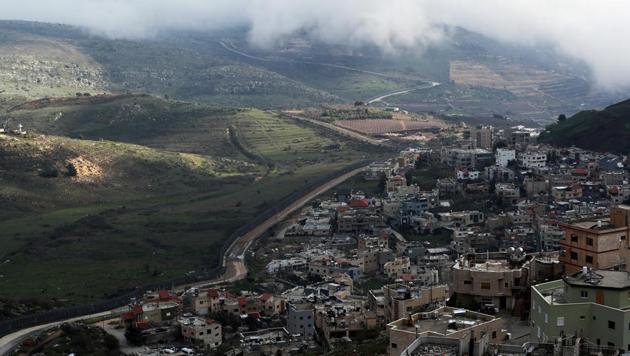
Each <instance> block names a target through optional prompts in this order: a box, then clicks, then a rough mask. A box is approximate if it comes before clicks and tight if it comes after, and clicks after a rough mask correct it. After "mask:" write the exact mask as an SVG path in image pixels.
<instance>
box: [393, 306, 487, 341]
mask: <svg viewBox="0 0 630 356" xmlns="http://www.w3.org/2000/svg"><path fill="white" fill-rule="evenodd" d="M423 315H424V316H426V317H424V316H423ZM494 319H495V318H494V317H493V316H491V315H486V314H481V313H476V312H472V311H470V310H467V309H458V308H450V307H443V308H439V309H436V310H434V311H432V312H426V313H417V314H414V315H413V316H412V320H413V324H411V323H410V322H409V318H403V319H399V320H397V321H395V322H392V323H390V325H392V326H393V328H394V329H396V330H402V331H407V332H411V333H416V332H418V333H424V332H433V333H438V334H441V335H445V336H448V335H450V334H452V333H454V332H457V331H460V330H464V329H468V328H471V327H474V326H476V325H479V324H483V323H485V322H488V321H491V320H494Z"/></svg>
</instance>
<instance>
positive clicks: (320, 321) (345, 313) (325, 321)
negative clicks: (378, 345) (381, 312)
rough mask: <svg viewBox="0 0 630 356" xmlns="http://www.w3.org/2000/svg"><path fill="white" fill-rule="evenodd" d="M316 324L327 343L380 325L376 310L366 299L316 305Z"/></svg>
mask: <svg viewBox="0 0 630 356" xmlns="http://www.w3.org/2000/svg"><path fill="white" fill-rule="evenodd" d="M315 326H316V328H317V331H318V335H320V336H321V337H322V338H323V340H322V341H324V342H325V343H326V344H327V345H332V344H334V343H336V342H337V341H339V340H340V339H344V338H350V339H352V338H353V337H355V336H356V334H357V333H359V332H362V331H364V330H365V329H373V328H376V327H378V318H377V316H376V312H374V311H372V310H369V309H368V308H366V303H365V302H364V301H362V300H361V301H347V302H344V303H341V302H337V303H334V302H328V303H325V304H323V305H321V304H318V305H316V306H315Z"/></svg>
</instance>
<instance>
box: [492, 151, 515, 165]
mask: <svg viewBox="0 0 630 356" xmlns="http://www.w3.org/2000/svg"><path fill="white" fill-rule="evenodd" d="M514 160H516V151H515V150H510V149H507V148H497V152H496V153H495V161H496V164H497V166H500V167H507V166H508V164H509V163H510V161H514Z"/></svg>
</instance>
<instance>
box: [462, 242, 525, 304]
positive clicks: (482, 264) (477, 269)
mask: <svg viewBox="0 0 630 356" xmlns="http://www.w3.org/2000/svg"><path fill="white" fill-rule="evenodd" d="M530 260H531V258H530V257H528V256H527V255H525V253H524V252H523V251H522V250H516V249H511V250H510V252H507V253H500V252H495V253H478V254H472V255H468V256H462V257H461V258H460V259H459V260H457V262H456V263H455V265H454V266H453V272H452V273H453V284H452V287H453V293H454V294H455V295H456V303H457V305H470V303H477V304H479V305H482V306H483V305H489V304H492V305H494V307H498V308H499V309H500V310H502V311H505V310H513V309H514V308H515V306H516V304H517V300H518V299H519V298H523V297H524V295H523V292H524V291H526V290H527V288H528V284H527V283H528V274H529V272H530V271H529V270H530V268H529V262H530Z"/></svg>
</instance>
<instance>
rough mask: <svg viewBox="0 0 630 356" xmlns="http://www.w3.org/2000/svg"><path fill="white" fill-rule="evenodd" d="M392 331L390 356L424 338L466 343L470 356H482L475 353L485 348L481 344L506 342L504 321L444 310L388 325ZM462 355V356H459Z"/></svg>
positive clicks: (470, 312)
mask: <svg viewBox="0 0 630 356" xmlns="http://www.w3.org/2000/svg"><path fill="white" fill-rule="evenodd" d="M387 329H388V331H389V342H390V344H389V347H388V355H389V356H399V355H401V352H403V350H405V349H406V348H407V347H409V345H411V343H413V342H414V341H415V340H417V339H418V338H421V337H425V336H437V337H448V338H450V339H455V340H463V342H462V344H465V345H470V344H473V346H472V347H470V348H469V349H467V352H466V354H468V355H481V354H483V353H481V352H475V351H474V350H475V349H478V348H480V347H481V348H483V346H482V345H481V342H482V341H484V340H485V341H486V342H491V343H498V342H499V341H502V340H503V339H504V338H505V333H504V331H503V330H504V322H503V319H501V318H495V317H493V316H491V315H487V314H482V313H477V312H473V311H470V310H466V309H456V308H449V307H442V308H439V309H435V310H433V311H430V312H422V313H416V314H412V315H409V316H407V317H405V318H401V319H399V320H396V321H394V322H391V323H389V324H388V325H387ZM458 355H459V354H458Z"/></svg>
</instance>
